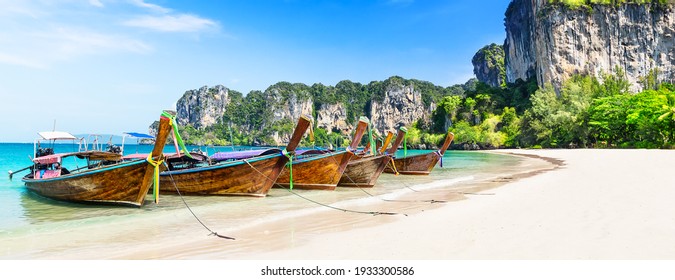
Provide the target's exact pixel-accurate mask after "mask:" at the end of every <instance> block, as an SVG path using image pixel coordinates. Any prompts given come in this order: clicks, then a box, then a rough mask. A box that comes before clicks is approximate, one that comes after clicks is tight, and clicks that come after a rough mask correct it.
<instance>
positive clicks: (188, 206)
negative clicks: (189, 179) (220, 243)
mask: <svg viewBox="0 0 675 280" xmlns="http://www.w3.org/2000/svg"><path fill="white" fill-rule="evenodd" d="M164 165H165V166H166V168H167V169H168V168H169V166H168V165H167V164H166V162H164ZM169 177H170V178H171V182H172V183H173V187H174V188H175V189H176V193H178V196H179V197H180V199H181V200H182V201H183V204H185V207H186V208H187V209H188V211H190V213H192V216H193V217H195V219H196V220H197V222H199V223H200V224H201V225H202V226H203V227H204V228H205V229H206V230H208V231H209V232H210V234H209V236H211V235H215V236H218V237H220V238H224V239H230V240H235V239H234V237H229V236H225V235H221V234H218V233H217V232H215V231H213V230H211V229H210V228H209V227H207V226H206V225H205V224H204V223H203V222H202V220H200V219H199V217H197V215H196V214H195V212H194V211H192V208H190V205H188V204H187V202H186V201H185V198H183V195H182V194H181V193H180V190H178V186H177V185H176V181H174V180H173V176H172V175H171V173H169Z"/></svg>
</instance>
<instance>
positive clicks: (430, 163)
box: [384, 130, 455, 175]
mask: <svg viewBox="0 0 675 280" xmlns="http://www.w3.org/2000/svg"><path fill="white" fill-rule="evenodd" d="M398 133H399V135H400V134H405V132H404V131H403V132H402V131H401V130H399V132H398ZM454 138H455V135H454V134H453V133H452V132H448V134H447V136H446V137H445V142H443V146H441V148H440V149H439V150H438V151H434V152H431V153H426V154H420V155H414V156H404V157H394V161H393V164H394V167H395V168H392V165H391V164H389V165H387V168H385V169H384V172H387V173H397V172H398V173H399V174H406V175H429V173H430V172H431V170H432V169H434V167H435V166H436V163H438V161H439V160H440V159H441V158H442V157H443V154H445V150H447V149H448V147H449V146H450V143H452V139H454Z"/></svg>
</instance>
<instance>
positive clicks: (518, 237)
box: [252, 150, 675, 260]
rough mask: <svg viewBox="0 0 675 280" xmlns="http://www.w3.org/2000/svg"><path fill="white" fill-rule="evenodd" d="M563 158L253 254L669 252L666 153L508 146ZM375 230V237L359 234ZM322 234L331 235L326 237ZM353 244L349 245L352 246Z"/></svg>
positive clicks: (608, 256)
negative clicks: (366, 223)
mask: <svg viewBox="0 0 675 280" xmlns="http://www.w3.org/2000/svg"><path fill="white" fill-rule="evenodd" d="M497 152H499V153H514V154H523V155H536V156H542V157H549V158H554V159H558V160H561V161H563V162H564V165H563V166H562V167H560V168H557V169H555V170H551V171H548V172H544V173H541V174H538V175H536V176H532V177H529V178H524V179H521V180H518V181H515V182H512V183H507V184H505V185H503V186H501V187H499V188H496V189H491V190H489V192H491V193H494V195H485V196H471V197H470V198H469V199H466V200H461V201H456V202H453V203H449V204H447V205H445V206H444V207H441V208H439V209H435V210H430V211H425V212H424V213H423V214H420V215H416V216H414V217H411V218H409V219H400V220H399V221H397V222H395V223H388V224H382V225H379V226H375V227H371V228H365V229H354V230H350V231H345V232H340V233H333V234H330V235H327V236H325V235H324V236H321V237H317V238H315V239H312V240H311V241H310V242H307V243H306V244H303V245H302V246H299V247H297V248H292V249H286V250H278V251H272V252H268V253H265V254H260V255H257V256H252V257H253V258H269V259H276V258H281V257H283V258H298V259H353V258H357V259H469V260H475V259H489V260H494V259H505V260H506V259H515V260H547V259H557V260H568V259H571V260H615V259H627V260H637V259H650V260H651V259H673V258H675V247H673V246H671V244H674V243H675V215H673V198H674V197H675V176H673V175H672V174H673V173H672V167H673V166H674V164H675V151H664V150H511V151H497ZM371 236H377V238H366V237H371ZM325 240H331V242H326V241H325ZM355 248H359V249H358V250H355Z"/></svg>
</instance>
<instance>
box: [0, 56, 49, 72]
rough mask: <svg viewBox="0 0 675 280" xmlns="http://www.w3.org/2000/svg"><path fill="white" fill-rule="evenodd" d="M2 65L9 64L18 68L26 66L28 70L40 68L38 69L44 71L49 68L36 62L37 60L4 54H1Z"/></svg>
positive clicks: (0, 61) (0, 62)
mask: <svg viewBox="0 0 675 280" xmlns="http://www.w3.org/2000/svg"><path fill="white" fill-rule="evenodd" d="M0 64H9V65H17V66H24V67H28V68H38V69H43V68H47V66H46V65H44V64H43V63H41V62H39V61H36V60H35V59H30V58H26V57H22V56H20V55H16V54H14V55H11V54H4V53H0Z"/></svg>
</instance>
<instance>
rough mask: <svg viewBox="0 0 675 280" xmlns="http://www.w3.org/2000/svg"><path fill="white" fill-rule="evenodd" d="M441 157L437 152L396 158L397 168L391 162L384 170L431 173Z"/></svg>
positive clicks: (401, 172)
mask: <svg viewBox="0 0 675 280" xmlns="http://www.w3.org/2000/svg"><path fill="white" fill-rule="evenodd" d="M440 158H441V156H440V155H439V154H438V153H437V152H432V153H428V154H421V155H414V156H409V157H403V158H394V164H395V165H396V170H394V169H393V168H392V167H391V164H389V165H387V167H386V168H385V169H384V172H386V173H396V171H398V173H399V174H405V175H429V173H431V170H432V169H434V166H436V163H438V161H439V160H440Z"/></svg>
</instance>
